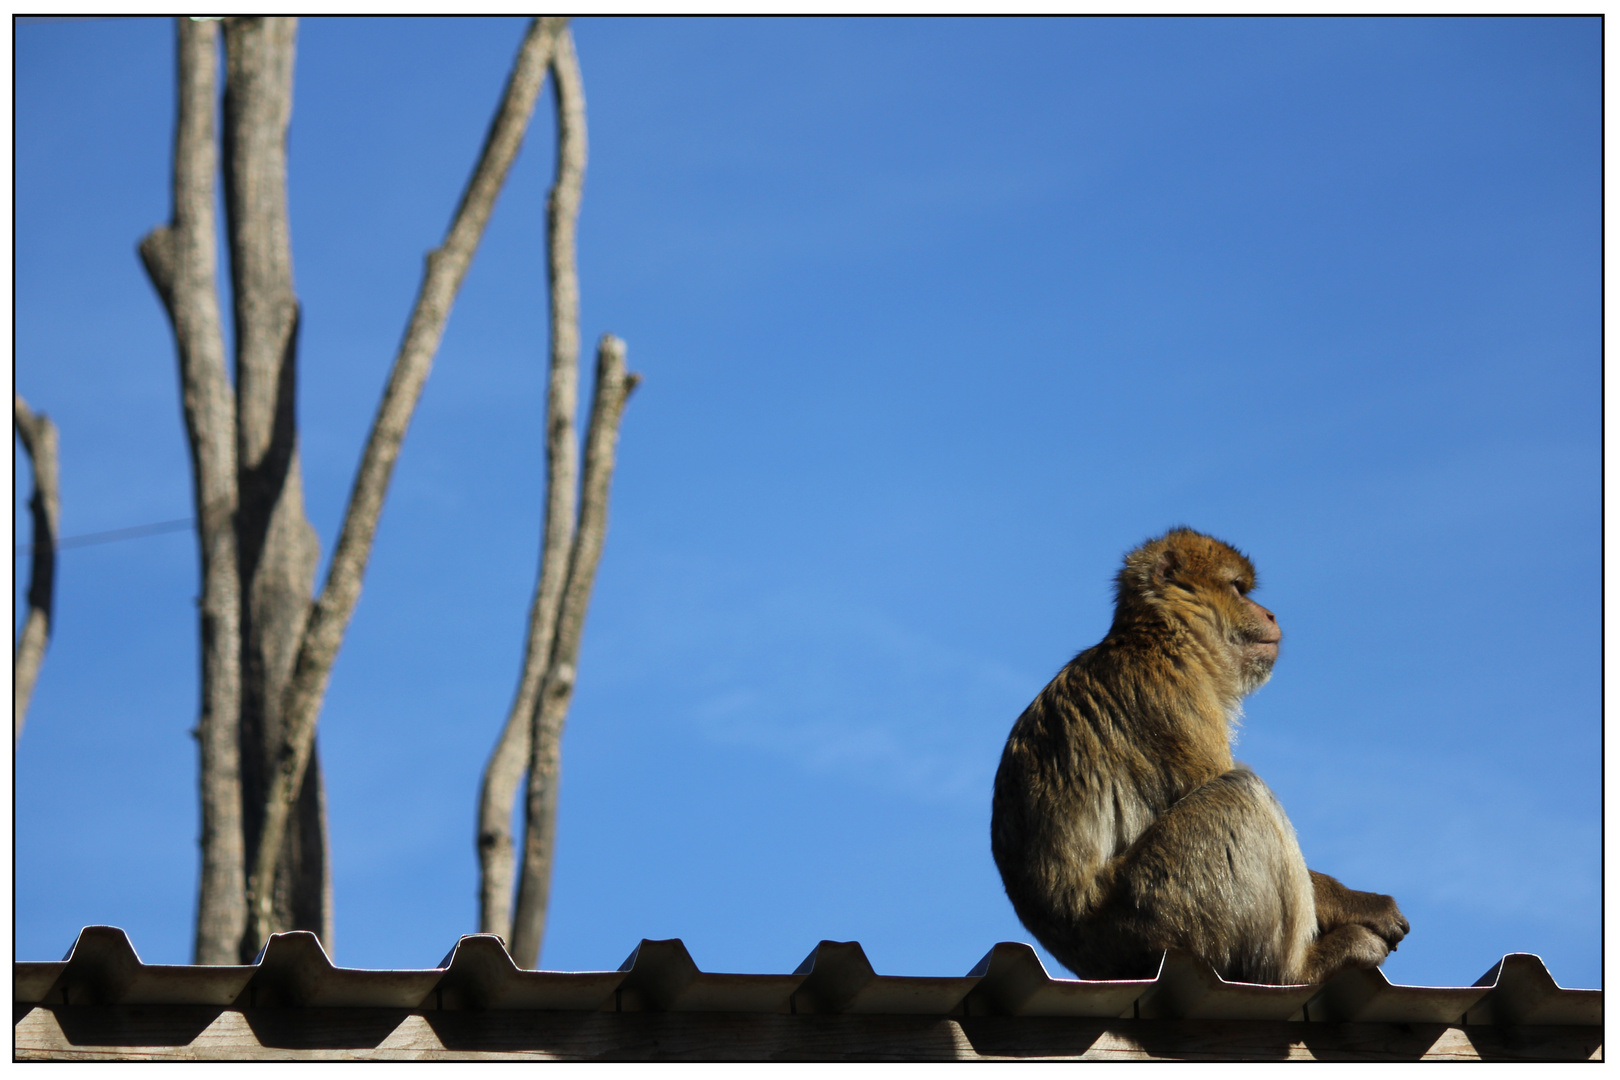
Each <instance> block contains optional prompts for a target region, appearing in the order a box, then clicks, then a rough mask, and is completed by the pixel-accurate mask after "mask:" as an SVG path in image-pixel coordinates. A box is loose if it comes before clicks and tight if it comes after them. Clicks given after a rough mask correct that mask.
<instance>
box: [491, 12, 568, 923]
mask: <svg viewBox="0 0 1620 1080" xmlns="http://www.w3.org/2000/svg"><path fill="white" fill-rule="evenodd" d="M551 68H552V72H553V88H554V89H553V92H554V94H555V105H556V117H557V176H556V179H555V180H554V181H553V182H552V187H551V192H550V194H549V195H548V197H547V199H546V236H547V260H546V267H547V273H548V276H549V278H550V308H551V310H550V322H551V372H550V380H549V383H548V385H547V390H546V512H545V524H544V526H543V532H542V539H541V544H540V570H539V576H538V578H537V580H536V582H535V591H534V599H533V601H532V602H531V604H530V606H529V631H528V639H527V642H526V643H525V646H524V656H523V670H522V673H521V675H520V676H519V678H518V689H517V695H516V696H515V698H514V699H513V701H512V708H511V711H510V712H509V713H508V714H507V717H506V725H505V727H504V728H502V730H501V736H500V740H499V741H498V742H497V743H496V746H495V752H494V753H493V754H492V755H491V756H490V759H489V764H488V765H487V766H486V767H485V770H484V781H483V786H482V789H481V791H480V792H479V801H478V843H477V846H478V861H479V871H480V873H479V914H478V927H479V931H480V932H481V933H485V934H499V935H500V936H501V937H502V938H503V939H505V940H507V941H511V940H512V893H513V886H514V884H515V879H516V874H515V862H516V860H515V850H514V844H513V842H512V807H513V801H514V800H515V799H516V797H517V788H518V781H519V780H520V779H522V777H523V773H524V770H525V769H526V768H527V767H528V763H529V747H530V734H531V731H532V729H533V726H534V714H535V705H536V702H537V701H538V700H539V698H538V695H539V692H540V682H541V680H542V678H544V676H545V671H546V666H547V665H548V664H549V663H550V661H551V646H552V639H553V635H554V632H555V630H556V623H557V608H558V605H559V604H560V602H561V600H562V592H563V583H564V580H565V579H566V577H567V574H568V556H569V552H570V551H571V550H572V548H573V543H574V524H575V523H574V517H575V488H576V486H577V485H578V483H579V450H578V441H577V436H576V426H575V414H576V412H577V411H578V402H579V273H578V270H577V264H578V260H577V255H576V250H577V243H576V239H575V237H576V225H577V222H578V220H579V204H580V198H581V195H582V193H583V190H584V185H585V158H586V142H585V93H584V84H583V80H582V79H581V78H580V73H579V61H578V58H577V56H576V54H575V52H574V43H573V35H572V34H570V33H568V32H567V31H566V30H564V31H563V32H562V34H561V37H560V39H559V41H558V43H557V47H556V49H555V51H554V52H553V55H552V60H551Z"/></svg>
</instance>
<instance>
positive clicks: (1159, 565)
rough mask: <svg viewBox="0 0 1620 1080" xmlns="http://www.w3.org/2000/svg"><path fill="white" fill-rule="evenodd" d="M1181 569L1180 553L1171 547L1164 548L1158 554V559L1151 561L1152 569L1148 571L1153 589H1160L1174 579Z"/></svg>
mask: <svg viewBox="0 0 1620 1080" xmlns="http://www.w3.org/2000/svg"><path fill="white" fill-rule="evenodd" d="M1180 569H1181V553H1180V552H1178V551H1177V550H1176V549H1175V548H1173V547H1168V546H1167V547H1166V548H1165V549H1164V550H1163V551H1161V552H1159V556H1158V558H1156V559H1154V560H1153V568H1152V570H1150V571H1149V573H1151V574H1152V575H1153V584H1154V586H1155V587H1161V586H1163V585H1164V584H1166V583H1167V582H1171V581H1174V580H1175V579H1176V572H1177V571H1178V570H1180Z"/></svg>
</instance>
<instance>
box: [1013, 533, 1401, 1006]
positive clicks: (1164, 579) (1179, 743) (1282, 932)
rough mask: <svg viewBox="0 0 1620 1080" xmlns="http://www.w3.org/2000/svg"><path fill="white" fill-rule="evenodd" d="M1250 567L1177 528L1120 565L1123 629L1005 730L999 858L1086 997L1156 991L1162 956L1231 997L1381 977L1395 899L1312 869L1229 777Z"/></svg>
mask: <svg viewBox="0 0 1620 1080" xmlns="http://www.w3.org/2000/svg"><path fill="white" fill-rule="evenodd" d="M1255 585H1256V581H1255V573H1254V565H1253V564H1252V563H1251V562H1250V561H1249V559H1248V557H1247V556H1245V555H1243V554H1242V553H1241V552H1240V551H1238V550H1237V549H1236V548H1234V547H1232V546H1231V545H1230V544H1227V543H1224V542H1222V541H1220V540H1217V539H1215V538H1214V537H1211V536H1206V535H1204V534H1203V533H1199V532H1195V531H1193V530H1192V529H1189V528H1186V527H1185V526H1182V527H1178V528H1175V529H1172V530H1170V531H1169V532H1168V533H1166V534H1165V535H1163V536H1161V537H1157V538H1155V539H1151V540H1148V541H1147V542H1145V543H1143V544H1142V545H1141V546H1140V547H1138V548H1136V549H1135V550H1134V551H1132V552H1130V553H1129V554H1128V555H1126V556H1125V564H1124V566H1123V567H1122V568H1121V569H1120V571H1119V574H1118V576H1117V577H1116V579H1115V607H1114V619H1113V623H1112V625H1111V626H1110V627H1109V630H1108V633H1107V635H1106V636H1105V637H1104V638H1103V639H1102V641H1101V642H1099V643H1098V644H1096V645H1094V646H1092V647H1091V648H1089V649H1086V650H1085V651H1084V652H1082V653H1080V654H1079V655H1078V656H1076V657H1075V658H1074V659H1073V660H1071V661H1070V662H1069V663H1068V664H1067V665H1066V666H1065V667H1064V668H1063V669H1062V670H1061V671H1060V672H1059V673H1058V675H1057V677H1056V678H1054V679H1053V680H1052V681H1051V683H1049V684H1048V685H1047V687H1046V688H1045V689H1044V690H1042V691H1041V692H1040V694H1039V695H1037V696H1036V698H1035V700H1034V701H1033V702H1031V703H1030V705H1029V707H1028V708H1027V709H1025V710H1024V712H1023V714H1022V715H1021V716H1020V717H1019V718H1018V720H1017V722H1016V723H1014V724H1013V728H1012V732H1011V734H1010V735H1008V737H1007V745H1006V749H1005V751H1004V752H1003V753H1002V757H1001V764H1000V767H999V768H998V769H997V770H996V779H995V789H994V794H993V797H992V806H991V822H990V847H991V853H992V855H993V856H994V858H995V862H996V867H997V869H998V870H1000V872H1001V878H1002V883H1003V884H1004V885H1005V887H1006V890H1007V898H1008V899H1009V900H1010V901H1012V906H1013V910H1014V912H1015V913H1016V914H1017V915H1018V918H1019V919H1020V920H1021V921H1022V922H1023V924H1024V926H1025V927H1026V928H1027V929H1028V930H1029V931H1030V933H1032V934H1033V935H1034V936H1035V938H1036V939H1037V940H1038V941H1040V943H1041V944H1042V945H1043V946H1045V947H1046V949H1047V951H1048V952H1050V953H1051V954H1052V956H1054V957H1056V958H1057V960H1058V961H1060V962H1061V963H1062V964H1063V965H1064V966H1066V967H1068V968H1070V969H1072V970H1073V971H1074V973H1075V974H1076V975H1078V976H1080V977H1081V978H1083V979H1127V978H1152V977H1153V976H1154V974H1155V973H1156V972H1157V969H1158V964H1159V960H1160V957H1161V955H1162V954H1163V952H1164V950H1166V949H1171V948H1174V949H1183V950H1186V951H1188V952H1191V953H1193V954H1194V955H1196V956H1199V957H1202V958H1203V959H1204V960H1207V961H1208V962H1209V963H1210V965H1211V966H1212V967H1213V968H1214V969H1215V970H1216V972H1218V973H1219V974H1220V975H1221V977H1222V978H1224V979H1227V980H1228V981H1234V982H1249V983H1270V984H1296V983H1318V982H1322V981H1323V980H1325V979H1327V978H1328V977H1330V976H1332V975H1333V974H1334V973H1335V972H1337V971H1339V970H1341V969H1343V968H1346V967H1359V968H1373V967H1377V966H1378V965H1379V964H1381V963H1383V961H1384V959H1385V957H1386V956H1388V954H1389V953H1390V951H1391V950H1393V949H1394V948H1395V947H1396V945H1397V944H1398V943H1399V942H1400V940H1401V939H1402V938H1403V937H1404V936H1405V935H1406V933H1407V931H1408V930H1409V929H1410V926H1409V925H1408V923H1407V921H1406V919H1405V917H1404V916H1402V915H1401V912H1400V909H1399V908H1398V907H1397V906H1396V904H1395V901H1394V899H1393V898H1391V897H1389V896H1384V895H1382V894H1379V893H1369V892H1358V891H1356V890H1353V889H1348V888H1346V887H1345V886H1343V885H1342V884H1340V883H1339V882H1338V881H1337V880H1336V879H1334V878H1331V877H1329V876H1328V875H1326V874H1322V873H1318V872H1317V871H1314V870H1308V869H1307V868H1306V866H1305V858H1304V856H1303V855H1302V854H1301V852H1300V849H1299V841H1298V839H1297V837H1296V835H1295V833H1294V827H1293V825H1292V824H1291V823H1290V822H1289V820H1288V817H1287V815H1285V814H1284V813H1283V809H1282V806H1281V805H1280V804H1279V803H1278V801H1277V799H1276V796H1274V795H1273V794H1272V793H1271V790H1270V789H1269V788H1268V787H1266V785H1265V784H1264V783H1263V782H1262V781H1261V780H1260V778H1259V777H1257V776H1256V775H1255V774H1254V773H1253V772H1251V771H1249V769H1248V768H1247V767H1246V766H1244V765H1242V764H1239V763H1236V762H1234V761H1233V759H1232V749H1231V733H1232V729H1233V727H1234V725H1235V724H1236V723H1237V722H1238V720H1239V718H1240V717H1241V715H1242V710H1241V703H1242V700H1243V699H1244V698H1245V697H1246V696H1247V695H1249V694H1251V693H1253V692H1254V691H1255V690H1258V689H1259V688H1260V686H1261V685H1262V684H1264V683H1265V682H1266V681H1267V680H1268V679H1269V678H1270V677H1271V669H1272V666H1273V665H1274V664H1275V663H1276V660H1277V655H1278V650H1279V647H1280V645H1281V642H1282V631H1281V629H1280V628H1279V627H1278V625H1277V618H1276V616H1275V615H1273V614H1272V613H1271V612H1270V611H1268V610H1266V609H1265V608H1263V607H1261V606H1260V605H1259V604H1257V603H1256V602H1255V601H1254V600H1253V599H1251V598H1250V596H1249V594H1250V593H1251V592H1252V591H1254V589H1255Z"/></svg>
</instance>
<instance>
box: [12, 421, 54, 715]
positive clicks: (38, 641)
mask: <svg viewBox="0 0 1620 1080" xmlns="http://www.w3.org/2000/svg"><path fill="white" fill-rule="evenodd" d="M12 398H13V404H12V416H13V418H14V421H15V423H16V426H17V435H18V437H20V438H21V439H22V444H23V449H24V450H26V451H28V458H29V460H30V461H31V462H32V463H33V470H34V494H33V495H32V496H31V497H30V498H29V500H28V512H29V515H30V516H31V517H32V518H33V520H34V536H33V543H32V544H31V545H30V546H29V571H28V617H27V618H26V619H24V620H23V629H22V633H21V634H19V635H18V636H17V652H16V654H15V656H13V658H12V668H11V671H12V719H13V723H14V725H15V727H16V733H15V734H14V735H13V736H12V741H13V743H15V742H16V740H18V739H21V738H22V729H23V718H24V717H25V716H27V715H28V702H29V699H30V698H32V697H33V696H34V682H35V680H36V679H38V678H39V668H40V665H41V664H43V663H44V662H45V646H46V644H47V643H48V642H49V641H50V638H51V607H52V604H53V601H54V598H55V593H56V530H57V522H58V520H59V518H60V517H61V500H60V496H59V495H58V493H57V486H56V425H55V424H53V423H51V421H50V417H48V416H46V415H45V414H44V413H35V412H31V411H30V410H29V408H28V404H27V402H25V401H23V399H22V395H21V394H19V393H17V392H15V391H13V392H12Z"/></svg>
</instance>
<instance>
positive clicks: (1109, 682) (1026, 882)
mask: <svg viewBox="0 0 1620 1080" xmlns="http://www.w3.org/2000/svg"><path fill="white" fill-rule="evenodd" d="M1163 660H1164V658H1163V656H1162V654H1160V655H1158V656H1147V655H1143V654H1142V653H1141V651H1140V650H1138V649H1137V648H1135V647H1134V646H1133V643H1132V642H1130V641H1129V640H1119V639H1115V638H1109V639H1105V640H1104V641H1103V642H1102V643H1101V644H1099V645H1097V646H1094V647H1093V648H1090V649H1087V650H1086V651H1085V652H1083V653H1081V654H1080V655H1079V656H1076V657H1075V658H1074V659H1073V660H1071V661H1070V662H1069V663H1068V664H1067V665H1066V666H1065V667H1064V668H1063V670H1062V671H1060V672H1059V673H1058V675H1057V677H1056V678H1054V679H1053V680H1052V681H1051V682H1050V683H1048V684H1047V686H1046V688H1045V689H1043V690H1042V691H1041V692H1040V694H1038V695H1037V696H1036V698H1035V700H1034V701H1032V702H1031V703H1030V705H1029V707H1028V708H1026V709H1025V710H1024V712H1023V713H1022V715H1020V716H1019V718H1018V720H1017V722H1016V723H1014V724H1013V728H1012V732H1011V733H1010V734H1009V735H1008V737H1007V745H1006V748H1005V749H1004V750H1003V752H1002V756H1001V764H1000V766H999V768H997V770H996V781H995V791H994V795H993V798H992V806H991V824H990V847H991V853H992V855H993V856H994V857H995V861H996V867H997V869H998V870H1000V872H1001V878H1002V883H1003V884H1004V886H1005V887H1006V890H1007V898H1008V899H1009V900H1010V901H1011V902H1012V905H1013V910H1014V911H1015V912H1016V913H1017V915H1018V917H1019V919H1020V921H1022V922H1023V924H1024V926H1025V927H1027V928H1028V929H1029V931H1030V932H1031V933H1032V934H1034V935H1035V937H1036V938H1037V939H1038V940H1039V941H1040V942H1041V944H1042V945H1044V946H1045V947H1046V948H1047V949H1048V950H1049V951H1050V952H1051V953H1052V954H1053V955H1054V956H1056V957H1057V958H1058V959H1059V960H1061V961H1063V963H1064V964H1065V965H1067V966H1069V967H1071V968H1074V969H1075V970H1077V971H1080V970H1083V969H1084V967H1085V966H1086V963H1087V961H1086V954H1087V953H1088V952H1089V951H1090V950H1089V949H1088V948H1087V947H1086V946H1085V944H1084V943H1083V942H1082V941H1080V940H1079V939H1080V938H1083V937H1084V935H1085V934H1086V930H1087V927H1086V923H1087V920H1088V919H1089V918H1090V917H1091V916H1092V915H1093V914H1094V913H1095V912H1096V910H1097V907H1098V905H1099V904H1100V903H1101V902H1102V901H1103V900H1104V899H1105V898H1106V896H1107V895H1108V892H1109V886H1110V882H1109V864H1110V861H1111V860H1113V859H1114V858H1115V857H1116V856H1118V855H1120V854H1122V853H1123V852H1125V851H1126V850H1127V849H1128V848H1129V847H1130V846H1131V845H1132V844H1133V843H1135V842H1136V840H1137V839H1138V838H1139V837H1140V836H1141V835H1142V834H1143V832H1145V831H1146V830H1147V828H1148V827H1149V826H1150V825H1151V824H1152V823H1153V821H1154V819H1155V818H1157V817H1158V816H1159V815H1161V814H1162V813H1164V811H1165V810H1166V809H1167V808H1168V807H1169V806H1170V804H1171V803H1172V802H1174V801H1175V799H1176V798H1177V797H1179V795H1180V794H1181V793H1183V792H1185V791H1186V790H1189V788H1190V787H1192V786H1196V784H1198V783H1201V782H1203V780H1204V779H1207V778H1208V777H1209V776H1211V775H1215V774H1217V773H1218V772H1219V771H1220V770H1221V768H1222V760H1221V756H1222V754H1226V762H1227V765H1226V766H1225V767H1230V765H1229V762H1230V755H1229V752H1228V751H1227V750H1226V747H1225V735H1224V730H1223V731H1222V733H1221V735H1220V744H1219V746H1209V747H1198V748H1196V752H1189V751H1190V750H1192V749H1193V748H1192V747H1190V746H1189V743H1190V742H1201V741H1204V740H1190V739H1189V738H1188V733H1187V732H1186V731H1184V730H1181V728H1180V727H1178V726H1177V724H1176V723H1175V722H1174V721H1173V718H1174V717H1175V716H1176V715H1177V714H1178V713H1182V712H1185V710H1186V709H1187V703H1186V702H1185V701H1171V700H1167V699H1166V694H1165V693H1164V692H1163V691H1164V688H1166V687H1170V686H1173V685H1174V684H1175V683H1176V682H1177V679H1176V675H1175V671H1174V667H1175V665H1174V664H1173V663H1163V662H1161V661H1163ZM1144 670H1146V671H1153V672H1155V677H1154V678H1152V679H1148V680H1145V681H1144V680H1142V679H1140V678H1132V677H1131V675H1132V673H1135V672H1141V671H1144ZM1200 711H1202V710H1200ZM1167 717H1170V718H1172V720H1170V721H1167V719H1166V718H1167ZM1223 727H1224V725H1223ZM1189 761H1191V762H1195V763H1196V764H1195V770H1194V774H1193V775H1185V776H1183V775H1180V771H1181V770H1176V771H1172V770H1170V769H1168V768H1167V767H1166V763H1167V762H1189Z"/></svg>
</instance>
